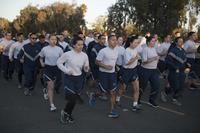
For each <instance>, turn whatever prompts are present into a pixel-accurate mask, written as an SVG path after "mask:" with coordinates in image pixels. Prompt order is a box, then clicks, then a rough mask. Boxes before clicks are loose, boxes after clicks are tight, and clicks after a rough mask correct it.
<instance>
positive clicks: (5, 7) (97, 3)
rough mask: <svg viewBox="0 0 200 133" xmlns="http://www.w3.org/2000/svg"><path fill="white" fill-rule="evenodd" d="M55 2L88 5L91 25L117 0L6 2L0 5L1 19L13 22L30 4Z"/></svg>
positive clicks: (40, 4) (41, 5)
mask: <svg viewBox="0 0 200 133" xmlns="http://www.w3.org/2000/svg"><path fill="white" fill-rule="evenodd" d="M54 2H68V3H77V4H78V5H80V4H83V3H84V4H86V5H87V8H88V9H87V13H86V15H85V19H86V22H87V24H91V23H92V22H94V21H95V19H96V18H97V17H98V16H100V15H105V14H106V13H107V8H108V7H110V6H111V5H112V4H114V3H115V2H116V0H4V1H1V4H0V17H4V18H7V19H8V20H10V21H12V20H13V19H15V18H16V16H17V15H19V14H20V10H21V9H23V8H24V7H26V6H27V5H28V4H31V5H33V6H36V5H38V7H43V6H47V5H49V4H51V3H54Z"/></svg>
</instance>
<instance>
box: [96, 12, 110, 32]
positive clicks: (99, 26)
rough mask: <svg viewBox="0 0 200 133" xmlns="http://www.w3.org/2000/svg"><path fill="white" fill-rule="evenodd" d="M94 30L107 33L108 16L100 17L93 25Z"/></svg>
mask: <svg viewBox="0 0 200 133" xmlns="http://www.w3.org/2000/svg"><path fill="white" fill-rule="evenodd" d="M92 28H93V29H94V30H95V31H96V32H99V33H104V32H106V31H107V28H108V27H107V16H102V15H101V16H98V17H97V18H96V20H95V22H94V23H93V24H92Z"/></svg>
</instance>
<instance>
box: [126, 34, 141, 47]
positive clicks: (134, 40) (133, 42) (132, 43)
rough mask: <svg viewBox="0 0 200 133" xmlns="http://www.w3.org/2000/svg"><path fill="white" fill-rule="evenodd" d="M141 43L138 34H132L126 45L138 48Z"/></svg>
mask: <svg viewBox="0 0 200 133" xmlns="http://www.w3.org/2000/svg"><path fill="white" fill-rule="evenodd" d="M138 44H139V39H138V36H130V37H129V38H128V39H127V41H126V47H130V48H132V49H133V48H136V47H137V46H138Z"/></svg>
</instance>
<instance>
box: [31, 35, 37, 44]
mask: <svg viewBox="0 0 200 133" xmlns="http://www.w3.org/2000/svg"><path fill="white" fill-rule="evenodd" d="M36 41H37V35H36V33H31V34H30V42H31V44H34V43H36Z"/></svg>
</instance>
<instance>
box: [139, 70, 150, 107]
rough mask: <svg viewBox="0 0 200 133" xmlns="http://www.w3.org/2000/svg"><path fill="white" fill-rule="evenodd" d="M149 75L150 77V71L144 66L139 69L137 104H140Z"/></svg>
mask: <svg viewBox="0 0 200 133" xmlns="http://www.w3.org/2000/svg"><path fill="white" fill-rule="evenodd" d="M149 77H150V71H149V70H147V69H145V68H141V69H140V71H139V87H140V91H139V98H138V103H139V104H140V100H141V97H142V95H143V93H144V91H145V89H146V87H147V85H148V80H149Z"/></svg>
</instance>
